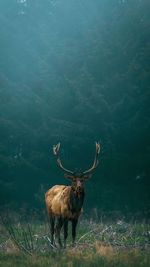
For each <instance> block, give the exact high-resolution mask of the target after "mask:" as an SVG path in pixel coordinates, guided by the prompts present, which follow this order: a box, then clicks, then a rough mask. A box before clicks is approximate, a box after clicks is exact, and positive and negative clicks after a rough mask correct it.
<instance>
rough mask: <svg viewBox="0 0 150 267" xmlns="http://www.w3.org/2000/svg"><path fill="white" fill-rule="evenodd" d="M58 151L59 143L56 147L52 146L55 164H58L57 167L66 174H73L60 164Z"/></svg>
mask: <svg viewBox="0 0 150 267" xmlns="http://www.w3.org/2000/svg"><path fill="white" fill-rule="evenodd" d="M59 150H60V142H59V143H58V144H57V145H53V153H54V155H55V156H57V163H58V166H59V167H60V168H61V169H62V170H63V171H65V172H66V173H69V174H73V172H72V171H70V170H68V169H66V168H64V167H63V165H62V162H61V159H60V157H59Z"/></svg>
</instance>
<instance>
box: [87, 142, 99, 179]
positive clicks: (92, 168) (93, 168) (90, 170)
mask: <svg viewBox="0 0 150 267" xmlns="http://www.w3.org/2000/svg"><path fill="white" fill-rule="evenodd" d="M95 145H96V152H95V158H94V162H93V165H92V167H91V168H90V169H88V170H86V171H84V172H83V174H90V173H91V172H92V171H93V170H95V169H96V167H97V166H98V163H99V162H98V155H99V153H100V143H99V142H95Z"/></svg>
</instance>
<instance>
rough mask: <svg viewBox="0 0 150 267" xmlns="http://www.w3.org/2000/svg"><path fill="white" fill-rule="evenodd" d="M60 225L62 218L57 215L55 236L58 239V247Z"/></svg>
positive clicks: (60, 244) (59, 242)
mask: <svg viewBox="0 0 150 267" xmlns="http://www.w3.org/2000/svg"><path fill="white" fill-rule="evenodd" d="M62 225H63V219H62V218H61V217H58V218H57V222H56V228H55V233H56V237H57V239H58V244H59V246H60V247H62V243H61V238H60V231H61V228H62Z"/></svg>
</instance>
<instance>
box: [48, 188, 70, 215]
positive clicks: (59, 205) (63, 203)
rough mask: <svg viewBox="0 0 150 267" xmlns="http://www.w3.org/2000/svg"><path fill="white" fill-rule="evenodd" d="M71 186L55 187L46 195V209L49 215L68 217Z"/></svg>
mask: <svg viewBox="0 0 150 267" xmlns="http://www.w3.org/2000/svg"><path fill="white" fill-rule="evenodd" d="M70 190H71V187H70V186H65V185H55V186H53V187H52V188H50V189H49V190H48V191H47V192H46V194H45V201H46V207H47V211H48V213H49V215H55V216H63V217H67V216H68V205H69V195H70Z"/></svg>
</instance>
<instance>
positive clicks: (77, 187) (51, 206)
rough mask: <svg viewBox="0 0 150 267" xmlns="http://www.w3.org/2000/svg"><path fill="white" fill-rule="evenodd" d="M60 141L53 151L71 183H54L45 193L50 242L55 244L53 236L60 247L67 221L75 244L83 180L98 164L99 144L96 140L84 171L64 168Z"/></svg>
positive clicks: (66, 232)
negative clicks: (61, 235)
mask: <svg viewBox="0 0 150 267" xmlns="http://www.w3.org/2000/svg"><path fill="white" fill-rule="evenodd" d="M59 152H60V143H58V144H57V145H54V146H53V153H54V155H55V156H56V158H57V164H58V166H59V167H60V168H61V169H62V170H63V171H64V174H65V177H66V178H68V179H70V180H71V185H70V186H66V185H55V186H53V187H52V188H50V189H49V190H48V191H47V192H46V194H45V202H46V208H47V212H48V216H49V219H50V232H51V243H52V244H53V245H55V242H54V241H55V240H54V236H55V237H56V238H57V240H58V244H59V246H60V247H62V242H61V238H60V231H61V228H62V227H63V228H64V247H66V239H67V236H68V222H69V221H71V223H72V244H73V246H74V244H75V238H76V226H77V223H78V219H79V216H80V214H81V210H82V206H83V202H84V196H85V191H84V182H85V181H86V180H87V179H89V178H90V177H91V176H92V172H93V171H94V170H95V169H96V167H97V165H98V155H99V153H100V144H99V143H97V142H96V152H95V157H94V162H93V164H92V166H91V167H90V168H89V169H88V170H86V171H84V172H81V171H80V172H73V171H70V170H68V169H66V168H65V167H64V166H63V164H62V161H61V159H60V153H59Z"/></svg>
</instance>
